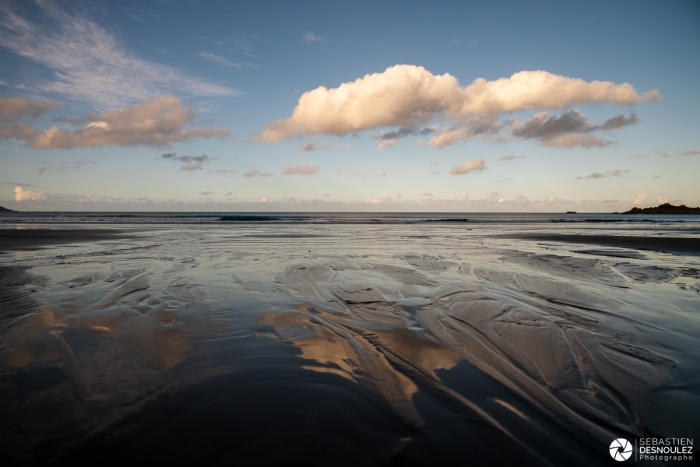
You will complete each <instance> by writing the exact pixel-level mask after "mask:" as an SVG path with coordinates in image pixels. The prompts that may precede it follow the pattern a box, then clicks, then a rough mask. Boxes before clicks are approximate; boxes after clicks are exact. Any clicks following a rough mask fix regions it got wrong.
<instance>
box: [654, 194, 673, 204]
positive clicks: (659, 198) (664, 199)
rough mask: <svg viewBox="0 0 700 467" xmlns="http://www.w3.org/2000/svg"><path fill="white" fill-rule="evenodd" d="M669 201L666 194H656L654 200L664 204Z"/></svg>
mask: <svg viewBox="0 0 700 467" xmlns="http://www.w3.org/2000/svg"><path fill="white" fill-rule="evenodd" d="M669 201H670V199H669V197H668V196H664V195H656V202H657V203H659V204H665V203H668V202H669Z"/></svg>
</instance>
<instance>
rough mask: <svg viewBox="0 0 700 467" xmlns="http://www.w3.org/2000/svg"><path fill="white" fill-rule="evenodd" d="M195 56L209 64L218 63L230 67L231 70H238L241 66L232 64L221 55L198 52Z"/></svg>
mask: <svg viewBox="0 0 700 467" xmlns="http://www.w3.org/2000/svg"><path fill="white" fill-rule="evenodd" d="M197 56H198V57H200V58H203V59H204V60H207V61H209V62H213V63H218V64H219V65H224V66H230V67H233V68H240V67H241V66H242V65H241V64H240V63H235V62H232V61H231V60H229V59H227V58H224V57H222V56H221V55H216V54H212V53H209V52H199V53H198V54H197Z"/></svg>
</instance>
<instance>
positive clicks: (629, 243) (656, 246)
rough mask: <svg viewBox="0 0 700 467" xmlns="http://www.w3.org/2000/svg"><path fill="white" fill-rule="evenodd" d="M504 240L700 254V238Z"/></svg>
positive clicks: (564, 236)
mask: <svg viewBox="0 0 700 467" xmlns="http://www.w3.org/2000/svg"><path fill="white" fill-rule="evenodd" d="M499 237H502V238H512V239H520V240H534V241H539V242H562V243H582V244H588V245H600V246H610V247H617V248H631V249H635V250H650V251H660V252H664V253H676V254H692V255H698V254H700V238H687V237H670V236H669V237H651V236H647V237H641V236H640V237H637V236H630V235H582V234H559V233H547V234H536V233H522V234H508V235H499Z"/></svg>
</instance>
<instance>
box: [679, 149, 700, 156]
mask: <svg viewBox="0 0 700 467" xmlns="http://www.w3.org/2000/svg"><path fill="white" fill-rule="evenodd" d="M698 154H700V151H694V150H693V151H685V152H684V153H683V155H684V156H697V155H698Z"/></svg>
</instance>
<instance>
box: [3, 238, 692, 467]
mask: <svg viewBox="0 0 700 467" xmlns="http://www.w3.org/2000/svg"><path fill="white" fill-rule="evenodd" d="M277 229H279V228H277ZM284 229H287V230H288V231H285V232H279V231H276V232H266V231H260V232H258V231H256V230H255V229H254V228H245V229H243V230H244V231H241V232H237V231H234V233H235V235H231V231H230V230H223V229H214V228H210V229H207V228H201V229H198V230H196V231H189V230H184V229H183V230H178V229H177V228H169V229H165V230H163V231H162V232H161V234H160V236H159V237H158V239H157V241H154V240H148V239H144V240H140V241H133V240H129V241H117V242H112V243H110V244H100V243H94V244H84V245H82V246H80V247H77V248H75V247H54V248H53V249H51V250H47V251H46V252H45V254H44V255H42V256H32V257H27V256H26V254H17V255H8V256H7V258H3V261H6V262H5V263H3V264H4V266H2V271H3V273H2V274H0V299H2V300H3V301H2V303H3V304H4V305H3V314H2V316H1V317H0V319H1V321H0V338H1V340H2V341H1V342H2V346H1V347H0V391H1V394H2V400H3V402H2V403H0V415H1V417H0V418H1V419H2V422H0V430H1V434H2V439H3V441H2V445H3V450H5V451H7V452H9V453H10V459H12V460H13V461H16V462H17V463H19V464H32V463H35V464H44V463H47V464H50V463H52V462H58V461H59V460H73V461H75V462H78V461H81V462H82V461H87V460H88V459H90V456H92V455H96V454H97V453H98V452H100V450H104V452H109V453H110V455H111V456H113V457H112V459H114V461H115V462H118V461H119V462H121V461H123V460H124V459H127V458H129V456H134V455H138V456H139V457H140V458H143V459H145V460H149V459H150V461H151V462H158V463H163V462H164V461H166V460H167V461H169V462H173V463H177V464H181V463H186V462H187V461H192V462H194V461H197V462H201V461H203V460H206V459H208V460H210V461H212V462H214V461H216V462H224V461H226V460H229V461H231V462H233V461H234V460H236V459H241V458H243V457H239V456H243V455H244V454H245V455H246V456H247V455H250V456H253V457H252V458H253V459H256V460H257V462H258V463H259V464H265V463H281V462H283V461H290V459H291V460H296V461H298V462H301V463H310V464H314V463H316V464H327V463H338V464H356V463H360V462H362V463H365V464H370V465H371V464H380V463H391V462H395V463H399V464H402V463H418V464H421V463H428V462H431V463H434V462H442V463H446V464H460V465H462V464H463V462H464V461H465V459H470V460H472V461H476V462H497V461H511V462H512V460H513V458H514V456H516V457H517V458H518V461H519V463H522V464H529V463H532V464H533V465H534V464H540V463H542V462H545V461H548V462H553V463H558V462H564V461H565V462H567V463H572V464H576V463H580V464H582V465H584V464H586V463H590V462H594V461H599V460H601V457H600V456H601V454H600V453H599V452H600V451H598V448H599V447H600V443H601V442H603V441H604V440H608V439H613V438H611V437H616V436H624V435H626V436H637V435H639V434H641V433H649V432H651V433H657V434H660V435H676V436H688V435H689V432H688V430H692V422H684V421H682V420H674V421H669V420H668V419H664V417H663V416H662V414H663V413H664V411H665V410H671V411H674V410H675V411H677V407H676V405H674V403H673V402H672V401H671V400H670V399H668V398H665V399H654V396H653V395H655V394H662V393H664V392H667V391H668V392H669V393H670V392H674V393H676V394H682V396H683V398H684V400H685V401H689V402H688V403H687V404H686V407H688V410H689V411H690V412H693V410H696V411H697V407H699V406H700V404H698V403H697V402H698V400H700V399H699V396H698V385H697V381H696V380H695V379H694V378H695V377H694V376H693V375H694V374H697V372H696V370H697V369H698V368H697V365H698V363H697V362H698V361H700V359H698V358H697V357H698V356H700V352H699V350H698V344H697V340H696V339H694V336H697V331H698V330H699V329H698V323H697V320H695V321H694V320H692V319H689V318H688V317H689V316H691V315H692V314H691V313H689V311H688V310H689V303H695V302H696V301H697V287H696V286H695V285H694V284H695V282H693V281H697V277H698V276H697V272H695V273H694V272H693V271H697V270H698V265H697V261H696V260H694V259H693V258H691V257H682V258H680V259H678V260H677V261H676V262H677V264H678V266H677V267H670V266H669V262H668V261H667V260H666V258H664V257H662V256H659V255H654V254H649V255H646V256H644V257H636V256H635V255H625V256H624V257H622V258H621V257H611V256H606V255H601V256H595V255H594V253H595V252H591V251H588V250H587V251H585V252H584V253H581V254H579V253H576V252H571V251H568V250H558V251H552V250H551V249H550V250H546V251H544V250H541V249H540V247H538V246H536V245H534V246H533V245H532V244H529V246H528V245H525V244H517V245H514V241H513V240H509V241H508V242H507V243H506V242H503V241H500V240H490V239H489V238H488V237H473V238H472V237H465V236H463V234H464V232H462V231H461V230H459V229H458V228H455V227H449V228H448V227H435V226H431V227H430V228H428V227H416V228H412V229H411V232H412V235H414V236H415V234H416V232H415V231H416V230H418V231H419V232H418V234H420V233H421V231H420V230H421V229H424V230H425V232H423V233H424V234H425V235H418V236H417V237H416V238H415V239H412V240H411V243H406V241H405V236H406V234H407V231H406V229H405V226H404V227H402V226H397V227H392V226H381V229H382V236H376V235H372V232H368V231H367V229H366V228H360V227H357V226H348V227H345V228H344V230H342V231H338V230H335V231H334V232H333V235H334V236H333V237H331V236H330V235H324V234H328V233H329V232H324V231H323V230H324V227H322V226H321V227H318V226H317V227H313V228H312V227H304V226H293V225H292V226H285V227H284ZM441 229H442V230H444V231H441ZM307 230H312V232H311V231H307ZM458 230H459V231H458ZM311 234H313V235H311ZM428 234H429V235H428ZM369 238H371V239H372V241H371V242H369V241H368V240H367V241H365V240H363V239H369ZM402 239H403V240H402ZM195 240H196V241H195ZM527 248H530V249H529V250H527ZM592 256H594V257H592ZM12 261H16V262H18V263H17V264H21V265H22V266H23V267H18V266H17V265H16V264H13V265H12V266H9V263H11V262H12ZM26 267H32V269H31V270H27V269H26ZM693 287H695V288H693ZM32 290H33V291H34V292H32ZM661 303H663V313H664V314H663V316H661V315H660V314H659V313H658V312H657V311H658V310H659V309H661V308H662V305H661ZM690 308H692V306H690ZM691 317H692V316H691ZM693 419H694V418H693V417H690V418H687V420H693ZM683 430H686V431H683ZM608 444H609V441H608ZM553 446H566V448H562V447H553ZM571 452H575V453H576V456H575V457H576V460H573V461H572V460H571ZM602 452H603V454H605V451H604V450H603V451H602ZM236 453H238V454H236ZM603 458H604V457H603ZM252 463H255V462H252Z"/></svg>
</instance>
